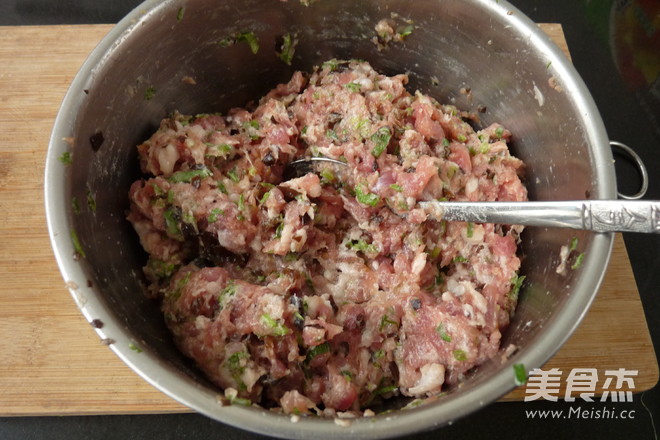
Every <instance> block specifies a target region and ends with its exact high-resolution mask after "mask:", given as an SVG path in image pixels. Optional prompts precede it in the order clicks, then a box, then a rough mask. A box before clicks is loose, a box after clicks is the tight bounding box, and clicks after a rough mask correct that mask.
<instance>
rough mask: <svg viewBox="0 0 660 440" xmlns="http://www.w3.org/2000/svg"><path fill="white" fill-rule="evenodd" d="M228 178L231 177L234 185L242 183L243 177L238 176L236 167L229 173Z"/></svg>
mask: <svg viewBox="0 0 660 440" xmlns="http://www.w3.org/2000/svg"><path fill="white" fill-rule="evenodd" d="M227 177H229V178H230V179H231V180H232V182H234V183H238V182H240V181H241V177H240V176H239V175H238V170H237V169H236V167H234V168H232V169H231V170H230V171H227Z"/></svg>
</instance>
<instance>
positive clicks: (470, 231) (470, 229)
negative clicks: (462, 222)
mask: <svg viewBox="0 0 660 440" xmlns="http://www.w3.org/2000/svg"><path fill="white" fill-rule="evenodd" d="M466 234H467V238H472V236H473V235H474V223H472V222H468V224H467V232H466Z"/></svg>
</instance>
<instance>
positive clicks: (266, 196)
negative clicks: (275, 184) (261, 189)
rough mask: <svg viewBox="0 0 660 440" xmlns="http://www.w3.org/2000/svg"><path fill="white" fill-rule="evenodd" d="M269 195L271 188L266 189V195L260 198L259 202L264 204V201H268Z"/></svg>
mask: <svg viewBox="0 0 660 440" xmlns="http://www.w3.org/2000/svg"><path fill="white" fill-rule="evenodd" d="M269 197H270V190H268V191H266V192H265V193H264V195H263V196H261V199H259V204H260V205H263V204H264V203H266V201H267V200H268V198H269Z"/></svg>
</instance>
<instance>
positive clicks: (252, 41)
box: [236, 32, 259, 55]
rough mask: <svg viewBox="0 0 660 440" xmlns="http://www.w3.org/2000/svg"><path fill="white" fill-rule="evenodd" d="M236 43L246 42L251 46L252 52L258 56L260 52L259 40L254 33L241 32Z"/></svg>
mask: <svg viewBox="0 0 660 440" xmlns="http://www.w3.org/2000/svg"><path fill="white" fill-rule="evenodd" d="M236 41H244V42H246V43H247V44H248V45H249V46H250V50H251V51H252V53H253V54H255V55H256V53H257V52H259V40H258V39H257V36H256V35H254V32H241V33H240V34H237V35H236Z"/></svg>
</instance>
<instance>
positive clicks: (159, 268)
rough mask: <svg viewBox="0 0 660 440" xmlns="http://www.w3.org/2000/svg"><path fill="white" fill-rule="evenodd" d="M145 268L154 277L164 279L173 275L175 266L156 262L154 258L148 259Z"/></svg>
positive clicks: (161, 261) (159, 261) (160, 261)
mask: <svg viewBox="0 0 660 440" xmlns="http://www.w3.org/2000/svg"><path fill="white" fill-rule="evenodd" d="M147 267H148V268H149V269H150V270H151V272H152V273H153V274H154V275H155V276H156V277H158V278H161V279H164V278H169V277H171V276H172V275H173V274H174V271H175V270H176V268H177V265H176V264H174V263H168V262H165V261H163V260H158V259H156V258H149V261H148V262H147Z"/></svg>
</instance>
